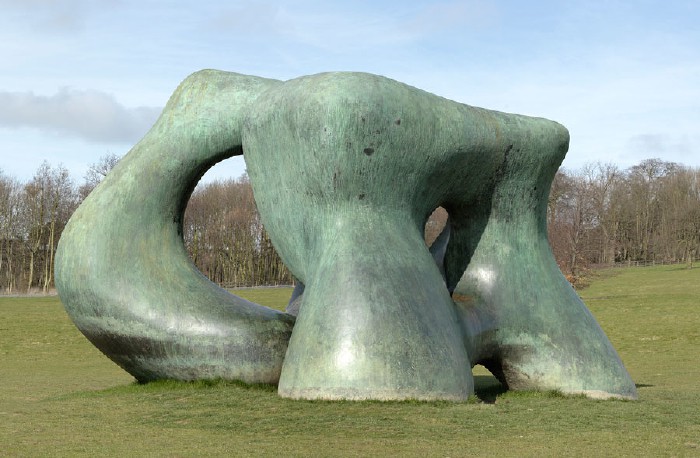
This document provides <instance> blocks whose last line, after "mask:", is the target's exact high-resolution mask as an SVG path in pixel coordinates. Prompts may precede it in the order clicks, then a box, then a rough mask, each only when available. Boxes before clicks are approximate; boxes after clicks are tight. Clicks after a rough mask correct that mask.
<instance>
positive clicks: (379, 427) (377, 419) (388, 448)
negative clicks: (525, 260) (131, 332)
mask: <svg viewBox="0 0 700 458" xmlns="http://www.w3.org/2000/svg"><path fill="white" fill-rule="evenodd" d="M289 294H290V290H289V289H262V290H241V291H240V295H242V296H246V297H247V298H250V299H251V300H255V301H257V302H259V303H263V304H265V305H271V306H282V305H283V304H284V303H285V302H286V299H287V297H288V296H289ZM580 294H581V296H582V297H583V299H584V301H585V302H586V303H587V304H588V306H589V308H590V309H591V311H592V312H593V314H594V315H595V316H596V318H597V319H598V320H599V322H600V324H601V326H602V327H603V329H604V330H605V331H606V333H607V334H608V336H609V337H610V339H611V341H612V342H613V345H614V346H615V347H616V348H617V350H618V352H619V353H620V356H621V357H622V360H623V361H624V362H625V365H626V366H627V368H628V369H629V371H630V373H631V374H632V378H633V379H634V380H635V382H636V383H637V386H638V390H639V396H640V400H639V401H636V402H629V401H628V402H625V401H592V400H588V399H585V398H581V397H563V396H561V395H558V394H556V393H520V394H514V393H504V392H503V391H502V390H501V389H500V388H499V387H498V386H497V384H496V383H495V380H494V379H493V378H492V377H491V376H490V375H488V373H487V372H485V370H483V369H480V368H478V367H477V368H476V370H475V374H476V383H477V396H478V398H475V399H474V400H472V401H470V402H467V403H450V402H432V403H419V402H389V403H381V402H358V403H352V402H307V401H289V400H285V399H281V398H279V397H278V396H277V394H276V393H275V391H274V388H273V387H255V386H253V387H251V386H243V385H240V384H236V383H223V382H212V383H174V382H162V383H152V384H147V385H138V384H135V383H134V381H133V379H132V378H131V377H130V376H129V375H128V374H127V373H125V372H124V371H122V370H121V369H120V368H119V367H117V366H116V365H114V364H113V363H112V362H111V361H110V360H108V359H107V358H106V357H104V356H102V354H101V353H100V352H99V351H98V350H96V349H95V348H94V347H92V346H91V345H90V344H89V343H88V342H87V340H86V339H85V338H84V337H83V336H82V335H81V334H80V333H79V331H78V330H77V329H76V328H75V327H74V326H73V324H72V323H71V322H70V320H69V319H68V317H67V316H66V314H65V312H64V311H63V308H62V306H61V304H60V302H59V301H58V299H57V298H55V297H41V298H36V297H27V298H10V297H5V298H2V297H0V383H1V384H2V385H1V389H0V456H117V455H121V456H212V455H213V456H387V455H390V456H422V457H427V456H452V457H456V456H466V455H484V456H700V268H695V269H693V270H688V269H686V268H684V267H682V266H663V267H647V268H627V269H619V270H609V271H603V272H601V273H599V274H598V277H597V278H595V279H594V280H593V282H592V283H591V285H590V286H589V287H588V288H586V289H584V290H582V291H580Z"/></svg>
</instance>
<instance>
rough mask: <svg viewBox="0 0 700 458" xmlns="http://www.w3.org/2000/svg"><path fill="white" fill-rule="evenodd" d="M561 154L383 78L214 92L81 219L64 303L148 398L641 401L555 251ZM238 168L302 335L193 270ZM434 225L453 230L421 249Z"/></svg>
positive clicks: (523, 126) (286, 320)
mask: <svg viewBox="0 0 700 458" xmlns="http://www.w3.org/2000/svg"><path fill="white" fill-rule="evenodd" d="M568 142H569V135H568V132H567V130H566V129H565V128H564V127H562V126H561V125H559V124H557V123H555V122H552V121H548V120H545V119H539V118H531V117H526V116H520V115H514V114H505V113H500V112H496V111H490V110H485V109H482V108H475V107H471V106H468V105H464V104H460V103H456V102H453V101H450V100H447V99H444V98H441V97H438V96H435V95H433V94H430V93H427V92H424V91H422V90H419V89H416V88H413V87H410V86H407V85H405V84H402V83H399V82H397V81H393V80H391V79H387V78H384V77H380V76H376V75H371V74H362V73H324V74H318V75H312V76H305V77H301V78H297V79H293V80H290V81H285V82H283V81H276V80H270V79H264V78H258V77H254V76H245V75H240V74H236V73H228V72H221V71H214V70H205V71H200V72H197V73H195V74H193V75H191V76H190V77H188V78H187V79H186V80H185V81H184V82H183V83H182V84H181V85H180V87H179V88H178V89H177V90H176V91H175V93H174V94H173V96H172V97H171V99H170V101H169V102H168V104H167V106H166V107H165V109H164V110H163V113H162V114H161V116H160V118H159V119H158V121H157V122H156V124H155V125H154V126H153V128H152V129H151V130H150V131H149V132H148V133H147V134H146V136H145V137H144V138H143V139H142V140H141V141H140V142H139V143H138V144H137V145H136V146H134V148H133V149H132V150H131V152H129V154H128V155H127V156H126V157H125V158H124V159H123V160H122V161H121V162H120V163H119V164H118V165H117V166H116V167H115V168H114V170H113V171H112V172H111V173H110V174H109V175H108V176H107V177H106V178H105V180H104V181H103V182H102V183H101V184H100V185H99V186H98V187H97V188H96V189H95V190H94V191H93V192H92V193H91V194H90V196H89V197H88V198H87V199H86V200H85V201H84V203H83V204H82V205H81V206H80V208H79V209H78V210H77V211H76V212H75V214H74V216H73V217H72V218H71V220H70V222H69V224H68V226H67V227H66V229H65V231H64V233H63V236H62V238H61V241H60V244H59V249H58V254H57V259H56V285H57V287H58V291H59V294H60V297H61V300H62V302H63V303H64V304H65V307H66V309H67V311H68V313H69V314H70V316H71V318H72V319H73V321H74V322H75V323H76V325H77V326H78V328H79V329H80V330H81V331H82V332H83V334H85V336H86V337H87V338H88V339H89V340H90V341H91V342H92V343H93V344H94V345H95V346H97V347H98V348H99V349H100V350H101V351H102V352H103V353H105V354H106V355H107V356H108V357H109V358H111V359H112V360H113V361H114V362H116V363H117V364H119V365H120V366H121V367H123V368H124V369H125V370H126V371H128V372H129V373H131V374H132V375H133V376H134V377H136V379H137V380H139V381H141V382H146V381H150V380H156V379H178V380H194V379H213V378H222V379H235V380H242V381H244V382H248V383H273V384H278V387H279V394H280V395H281V396H284V397H290V398H304V399H379V400H394V399H423V400H430V399H447V400H463V399H466V398H467V397H468V396H470V395H471V394H472V393H473V390H474V386H473V378H472V374H471V367H472V366H473V365H475V364H483V365H484V366H486V367H487V368H488V369H489V370H490V371H491V372H492V373H493V374H494V375H495V376H496V377H497V378H498V379H499V380H500V381H501V382H502V383H503V384H504V385H505V386H506V387H508V388H509V389H514V390H560V391H562V392H564V393H583V394H585V395H587V396H590V397H594V398H611V397H612V398H626V399H634V398H636V390H635V385H634V383H633V382H632V380H631V379H630V376H629V375H628V373H627V371H626V370H625V368H624V366H623V364H622V362H621V361H620V358H619V357H618V355H617V353H616V352H615V350H614V349H613V347H612V345H611V344H610V342H609V341H608V339H607V337H606V336H605V334H604V333H603V331H602V330H601V328H600V327H599V326H598V324H597V323H596V321H595V319H594V318H593V317H592V315H591V314H590V313H589V311H588V310H587V309H586V307H585V305H584V304H583V303H582V302H581V300H580V299H579V297H578V296H577V295H576V293H575V292H574V290H573V289H572V288H571V286H570V285H569V284H568V282H567V281H566V279H565V278H564V277H563V276H562V274H561V272H560V271H559V269H558V267H557V265H556V264H555V262H554V259H553V256H552V254H551V251H550V248H549V244H548V242H547V234H546V205H547V197H548V193H549V188H550V184H551V181H552V179H553V177H554V174H555V173H556V170H557V168H558V167H559V165H560V163H561V161H562V160H563V158H564V156H565V154H566V151H567V149H568ZM241 154H243V155H244V158H245V161H246V166H247V169H248V173H249V176H250V181H251V183H252V186H253V190H254V194H255V198H256V203H257V206H258V209H259V211H260V215H261V217H262V219H263V222H264V224H265V227H266V229H267V231H268V232H269V234H270V237H271V239H272V241H273V243H274V246H275V247H276V249H277V251H278V252H279V254H280V256H281V258H282V260H283V261H284V263H285V264H286V265H287V266H288V267H289V269H290V270H291V272H292V273H293V274H294V276H295V277H296V278H298V279H299V280H300V282H301V283H303V285H305V286H301V287H298V288H297V289H296V290H295V293H294V295H293V298H292V299H293V300H292V301H290V305H291V307H290V310H291V309H296V308H298V316H294V314H293V313H283V312H278V311H275V310H272V309H269V308H266V307H262V306H260V305H257V304H253V303H251V302H248V301H245V300H243V299H241V298H239V297H236V296H234V295H232V294H230V293H228V292H227V291H225V290H223V289H221V288H219V287H218V286H216V285H214V284H213V283H211V282H210V281H209V280H208V279H207V278H205V277H204V276H203V275H202V274H201V273H200V272H199V271H198V270H197V268H196V267H195V266H194V265H193V264H192V262H191V261H190V259H189V257H188V255H187V253H186V251H185V248H184V244H183V241H182V218H183V213H184V210H185V207H186V204H187V201H188V198H189V196H190V194H191V192H192V190H193V189H194V187H195V185H196V183H197V182H198V180H199V178H200V177H201V176H202V175H203V174H204V173H205V172H206V170H207V169H209V168H210V167H211V166H212V165H214V164H215V163H216V162H218V161H221V160H222V159H225V158H228V157H231V156H235V155H241ZM438 206H442V207H444V208H445V209H446V210H447V211H448V213H449V223H448V225H447V227H446V228H445V230H444V232H443V233H442V235H441V236H440V237H439V238H438V239H437V240H436V242H435V243H433V246H432V247H430V248H427V247H426V245H425V243H424V241H423V230H424V225H425V222H426V219H427V218H428V216H429V215H430V214H431V212H432V211H433V210H434V209H435V208H436V207H438Z"/></svg>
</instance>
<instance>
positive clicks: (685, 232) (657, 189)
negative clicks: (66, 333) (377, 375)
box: [0, 155, 700, 294]
mask: <svg viewBox="0 0 700 458" xmlns="http://www.w3.org/2000/svg"><path fill="white" fill-rule="evenodd" d="M118 159H119V158H118V157H117V156H115V155H108V156H105V157H102V158H101V159H100V160H99V161H98V162H97V163H96V164H93V165H92V166H91V167H90V168H89V169H88V171H87V173H86V175H85V177H84V180H83V182H82V183H80V184H76V183H75V182H74V181H73V180H72V179H71V177H70V174H69V172H68V170H67V169H66V168H65V167H63V166H61V165H59V166H52V165H50V164H49V163H48V162H44V163H42V164H41V165H40V166H39V168H38V169H37V171H36V173H35V174H34V176H33V177H32V178H31V179H30V180H29V181H28V182H25V183H22V182H20V181H19V180H17V179H15V178H13V177H11V176H9V175H7V174H5V173H3V171H2V170H0V293H5V294H8V293H9V294H11V293H26V292H31V291H43V292H48V291H50V290H51V289H53V286H54V284H53V262H54V256H55V253H56V246H57V244H58V240H59V238H60V236H61V233H62V231H63V228H64V227H65V225H66V224H67V222H68V219H69V218H70V216H71V215H72V213H73V211H75V209H76V208H77V207H78V205H79V204H80V202H82V200H83V199H85V197H87V195H88V194H89V193H90V192H91V191H92V189H94V187H95V186H96V185H97V184H98V183H99V182H100V181H101V180H102V178H104V176H105V175H106V174H107V173H108V172H109V171H110V170H111V168H112V167H113V166H114V165H115V164H116V163H117V161H118ZM446 218H447V214H446V212H444V210H441V209H439V210H438V211H436V212H435V213H434V214H433V215H432V216H431V217H430V219H429V220H428V222H427V224H426V240H428V243H429V242H430V241H431V240H432V239H434V238H435V237H436V236H437V234H438V233H439V231H440V228H441V226H442V225H444V221H445V220H446ZM547 219H548V221H547V222H548V229H549V239H550V244H551V246H552V250H553V252H554V255H555V258H556V260H557V263H558V264H559V266H560V268H561V269H562V271H563V272H564V273H565V274H566V275H567V276H568V277H569V278H570V279H571V280H572V281H575V280H576V279H577V278H578V277H579V276H580V275H581V273H582V272H584V271H585V270H586V269H588V268H590V267H591V266H597V265H610V264H613V263H631V262H686V263H688V264H691V265H692V262H693V261H694V260H695V259H696V257H697V256H698V254H700V169H697V168H690V167H684V166H682V165H679V164H675V163H670V162H663V161H660V160H658V159H649V160H645V161H642V162H641V163H639V164H638V165H635V166H633V167H630V168H628V169H625V170H621V169H619V168H618V167H616V166H614V165H609V164H600V163H595V164H589V165H587V166H585V167H583V168H582V169H580V170H576V171H567V170H564V169H562V170H560V171H559V172H557V175H556V177H555V179H554V183H553V185H552V190H551V194H550V198H549V202H548V212H547ZM183 238H184V243H185V246H186V248H187V251H188V253H189V255H190V257H191V259H192V261H193V262H194V263H195V265H196V266H197V267H198V268H199V269H200V270H201V271H202V273H204V274H205V275H206V276H207V277H209V278H210V279H211V280H212V281H214V282H216V283H219V284H221V285H224V286H226V287H240V286H258V285H274V284H291V283H292V282H293V278H292V276H291V274H290V272H289V271H288V270H287V268H286V267H285V266H284V264H283V263H282V261H281V260H280V258H279V256H278V255H277V253H276V252H275V250H274V248H273V246H272V243H271V241H270V238H269V236H268V235H267V232H266V231H265V229H264V227H263V225H262V222H261V220H260V216H259V214H258V212H257V208H256V206H255V201H254V199H253V192H252V188H251V186H250V182H249V181H248V178H247V177H246V176H245V175H244V176H243V177H240V178H237V179H228V180H219V181H214V182H210V183H204V184H200V186H198V187H197V188H196V189H195V191H194V192H193V194H192V196H191V198H190V201H189V203H188V206H187V210H186V212H185V217H184V222H183Z"/></svg>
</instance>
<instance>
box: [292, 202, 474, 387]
mask: <svg viewBox="0 0 700 458" xmlns="http://www.w3.org/2000/svg"><path fill="white" fill-rule="evenodd" d="M327 218H328V219H329V224H328V226H327V228H334V230H332V231H331V230H329V229H326V233H325V234H324V243H323V248H322V252H321V253H319V258H318V259H319V262H318V265H316V266H314V269H315V270H314V272H313V273H312V274H311V275H310V277H309V278H311V281H310V283H308V284H307V285H306V290H305V292H304V296H303V306H302V307H301V309H300V312H299V316H298V317H297V322H296V325H295V328H294V333H293V335H292V338H291V340H290V344H289V350H288V352H287V357H286V359H285V362H284V366H283V369H282V375H281V378H280V384H279V393H280V395H282V396H285V397H291V398H305V399H380V400H388V399H451V400H463V399H466V398H467V397H468V396H469V395H470V394H471V393H472V392H473V385H472V377H471V371H470V370H469V367H470V363H469V359H468V357H467V354H466V352H465V349H464V346H463V345H462V343H461V342H462V336H461V334H460V332H459V327H458V326H457V325H456V316H455V313H454V311H453V310H452V306H451V301H450V297H449V294H448V292H447V290H446V289H445V287H444V284H443V282H442V278H441V276H440V273H439V271H438V269H437V268H436V266H435V264H434V263H433V262H432V257H431V256H430V254H429V253H428V251H427V250H426V249H425V244H424V243H423V241H422V239H421V235H420V232H419V230H418V229H417V227H416V225H415V223H414V222H412V221H410V220H402V219H393V218H391V217H390V216H389V215H387V214H381V213H377V212H374V211H372V210H368V211H366V212H362V211H356V212H354V213H353V214H348V213H340V214H334V215H328V216H327ZM368 228H372V231H371V232H368V231H367V229H368Z"/></svg>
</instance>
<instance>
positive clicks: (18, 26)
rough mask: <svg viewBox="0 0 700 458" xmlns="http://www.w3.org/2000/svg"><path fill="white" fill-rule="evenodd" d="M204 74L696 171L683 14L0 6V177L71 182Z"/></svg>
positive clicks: (697, 45) (372, 1) (431, 5)
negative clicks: (540, 133) (449, 114)
mask: <svg viewBox="0 0 700 458" xmlns="http://www.w3.org/2000/svg"><path fill="white" fill-rule="evenodd" d="M203 68H215V69H219V70H227V71H232V72H237V73H243V74H249V75H257V76H264V77H269V78H275V79H280V80H288V79H292V78H295V77H298V76H302V75H309V74H314V73H320V72H325V71H362V72H369V73H375V74H379V75H383V76H387V77H389V78H393V79H395V80H398V81H401V82H404V83H408V84H410V85H412V86H415V87H418V88H420V89H424V90H427V91H429V92H432V93H434V94H437V95H440V96H443V97H446V98H448V99H452V100H455V101H457V102H461V103H466V104H468V105H474V106H480V107H484V108H489V109H494V110H499V111H506V112H512V113H521V114H526V115H532V116H539V117H544V118H549V119H553V120H556V121H558V122H560V123H562V124H563V125H565V126H566V127H567V128H568V129H569V131H570V134H571V143H570V148H569V153H568V154H567V157H566V159H565V160H564V164H563V165H564V167H566V168H567V169H569V170H576V169H580V168H582V167H583V166H585V165H586V164H591V163H594V162H601V163H606V164H608V163H609V164H615V165H617V166H619V167H620V168H627V167H630V166H632V165H635V164H637V163H639V162H640V161H642V160H644V159H649V158H659V159H662V160H665V161H672V162H678V163H681V164H684V165H688V166H694V167H697V166H700V2H698V1H697V0H687V1H681V0H661V1H655V0H637V1H632V0H629V1H618V0H587V1H581V2H568V1H561V0H556V1H549V0H544V1H537V0H533V1H516V0H510V1H509V0H445V1H442V0H437V1H425V0H418V1H406V0H403V1H393V0H392V1H382V0H356V1H342V2H341V1H328V0H326V1H312V0H291V1H284V2H281V1H236V0H226V1H224V0H214V1H207V2H187V1H170V0H169V1H165V0H154V1H149V0H139V1H136V0H0V172H2V173H3V174H5V175H9V176H12V177H15V178H17V179H19V180H21V181H28V180H30V179H31V177H32V176H33V175H34V173H35V172H36V170H37V169H38V168H39V165H40V164H41V163H42V161H45V160H46V161H48V162H49V163H50V164H51V165H52V166H58V165H61V166H64V167H66V168H67V169H68V170H69V171H70V173H71V175H72V177H73V178H74V180H75V181H76V182H77V183H80V182H82V180H83V177H84V175H85V173H86V172H87V170H88V167H89V166H90V165H91V164H94V163H97V162H98V161H99V159H100V158H101V157H104V156H105V155H108V154H116V155H120V156H121V155H123V154H125V153H127V152H128V151H129V149H130V148H131V147H132V146H133V145H134V144H135V143H136V142H138V140H139V139H140V138H141V137H142V136H143V135H144V134H145V133H146V132H147V131H148V129H149V128H150V127H151V125H152V124H153V122H154V121H155V119H156V117H157V116H158V114H159V113H160V111H161V110H162V108H163V106H164V105H165V103H166V102H167V100H168V98H169V96H170V95H171V94H172V92H173V91H174V90H175V88H176V87H177V85H178V84H179V83H180V82H181V81H182V80H183V79H184V78H185V77H187V75H189V74H190V73H193V72H195V71H197V70H200V69H203ZM244 170H245V163H244V162H243V160H242V159H240V158H234V159H229V160H226V161H224V162H222V163H220V164H219V165H217V166H215V167H214V168H212V169H211V170H210V171H209V172H207V174H206V175H205V180H214V179H220V178H227V177H237V176H240V175H241V174H242V173H243V172H244Z"/></svg>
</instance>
